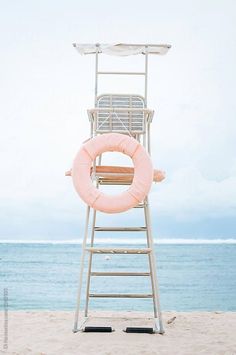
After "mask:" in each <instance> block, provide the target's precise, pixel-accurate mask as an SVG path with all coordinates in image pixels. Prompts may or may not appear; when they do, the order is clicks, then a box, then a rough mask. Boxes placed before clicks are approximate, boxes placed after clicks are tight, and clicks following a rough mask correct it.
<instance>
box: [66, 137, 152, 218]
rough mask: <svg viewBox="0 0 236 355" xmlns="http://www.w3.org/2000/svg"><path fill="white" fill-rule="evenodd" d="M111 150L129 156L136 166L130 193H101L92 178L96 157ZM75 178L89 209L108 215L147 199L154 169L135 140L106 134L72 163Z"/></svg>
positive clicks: (79, 153)
mask: <svg viewBox="0 0 236 355" xmlns="http://www.w3.org/2000/svg"><path fill="white" fill-rule="evenodd" d="M112 151H115V152H121V153H124V154H126V155H128V156H130V158H131V159H132V160H133V164H134V178H133V181H132V184H131V185H130V187H129V188H128V190H126V191H124V192H122V193H120V194H117V195H108V194H105V193H104V192H102V191H100V190H98V189H97V188H96V187H95V186H94V185H93V183H92V180H91V177H90V169H91V165H92V163H93V161H94V160H95V158H96V157H97V156H98V155H100V154H102V153H104V152H112ZM72 179H73V184H74V187H75V189H76V191H77V192H78V194H79V196H80V197H81V198H82V200H84V202H86V204H88V205H89V206H90V207H92V208H94V209H95V210H98V211H101V212H106V213H117V212H124V211H127V210H129V209H130V208H132V207H135V206H136V205H137V204H138V203H140V202H142V201H143V200H144V198H145V197H146V196H147V194H148V192H149V190H150V188H151V185H152V181H153V167H152V162H151V159H150V157H149V155H148V153H147V152H146V150H145V148H144V147H143V146H142V145H141V144H140V143H139V142H138V141H137V140H136V139H134V138H132V137H129V136H127V135H124V134H120V133H107V134H102V135H100V136H96V137H94V138H92V139H90V140H89V141H87V142H86V143H85V144H83V146H82V147H81V149H80V150H79V152H78V153H77V155H76V157H75V160H74V163H73V167H72Z"/></svg>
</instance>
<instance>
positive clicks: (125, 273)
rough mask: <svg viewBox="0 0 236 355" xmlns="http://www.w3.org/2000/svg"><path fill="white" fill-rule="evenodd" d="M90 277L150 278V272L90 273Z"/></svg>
mask: <svg viewBox="0 0 236 355" xmlns="http://www.w3.org/2000/svg"><path fill="white" fill-rule="evenodd" d="M91 276H150V272H120V271H110V272H100V271H92V272H91Z"/></svg>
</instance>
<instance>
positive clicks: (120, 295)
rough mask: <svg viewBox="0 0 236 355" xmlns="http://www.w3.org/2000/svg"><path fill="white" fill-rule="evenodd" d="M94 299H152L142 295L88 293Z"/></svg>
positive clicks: (150, 295)
mask: <svg viewBox="0 0 236 355" xmlns="http://www.w3.org/2000/svg"><path fill="white" fill-rule="evenodd" d="M89 297H94V298H153V295H152V294H144V293H90V294H89Z"/></svg>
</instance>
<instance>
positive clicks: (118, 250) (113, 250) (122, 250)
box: [86, 248, 152, 254]
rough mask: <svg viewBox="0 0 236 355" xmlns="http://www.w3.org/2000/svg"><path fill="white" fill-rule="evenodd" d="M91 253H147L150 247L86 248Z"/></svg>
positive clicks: (149, 251)
mask: <svg viewBox="0 0 236 355" xmlns="http://www.w3.org/2000/svg"><path fill="white" fill-rule="evenodd" d="M86 250H87V251H89V252H90V253H93V254H149V253H151V251H152V249H151V248H142V249H141V248H139V249H127V248H86Z"/></svg>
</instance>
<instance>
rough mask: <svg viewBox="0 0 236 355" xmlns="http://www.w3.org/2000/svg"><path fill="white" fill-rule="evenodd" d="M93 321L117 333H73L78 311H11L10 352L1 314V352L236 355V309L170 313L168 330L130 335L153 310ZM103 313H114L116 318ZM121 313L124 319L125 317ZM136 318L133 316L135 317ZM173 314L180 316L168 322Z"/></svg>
mask: <svg viewBox="0 0 236 355" xmlns="http://www.w3.org/2000/svg"><path fill="white" fill-rule="evenodd" d="M92 316H94V317H95V318H91V319H90V320H89V321H88V323H87V324H88V325H93V324H94V325H98V324H99V325H110V326H113V327H114V328H115V331H114V332H113V333H81V332H79V333H75V334H74V333H73V332H72V326H73V313H72V312H61V311H56V312H53V311H14V312H13V311H9V312H8V350H7V352H5V351H4V350H3V330H4V327H3V325H4V314H3V312H0V326H1V330H0V353H1V354H5V353H7V354H15V355H16V354H33V355H37V354H38V355H39V354H41V355H43V354H45V355H46V354H47V355H50V354H57V355H62V354H63V355H72V354H76V355H90V354H96V355H100V354H101V355H116V354H121V355H138V354H140V355H162V354H165V355H169V354H170V355H178V354H179V355H187V354H188V355H194V354H206V355H211V354H212V355H221V354H222V355H223V354H224V355H236V312H235V313H233V312H226V313H223V312H164V315H163V316H164V325H165V331H166V332H165V334H164V335H160V334H154V335H150V334H127V333H124V332H123V331H122V329H123V328H125V327H127V326H132V325H133V326H135V325H137V326H138V325H139V326H142V325H146V326H149V325H150V326H152V322H151V321H150V320H148V319H141V320H140V319H139V320H138V319H135V317H150V316H151V314H150V313H146V314H145V313H133V312H125V313H124V312H122V313H118V312H106V313H105V312H93V313H91V317H92ZM98 316H103V317H108V316H113V317H114V318H113V319H109V318H103V320H99V319H98V318H96V317H98ZM120 317H121V318H120ZM130 317H132V319H129V318H130ZM172 317H176V319H175V320H174V321H173V322H172V323H171V324H167V321H168V320H169V319H171V318H172Z"/></svg>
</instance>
